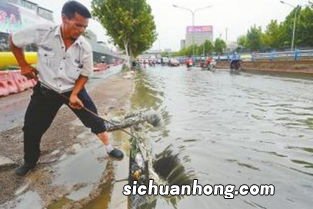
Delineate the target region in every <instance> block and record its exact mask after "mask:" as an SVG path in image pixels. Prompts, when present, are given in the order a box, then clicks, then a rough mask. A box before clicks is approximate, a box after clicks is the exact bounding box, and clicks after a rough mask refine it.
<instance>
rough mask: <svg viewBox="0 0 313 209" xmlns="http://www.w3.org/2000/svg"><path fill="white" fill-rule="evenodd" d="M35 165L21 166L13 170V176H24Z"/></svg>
mask: <svg viewBox="0 0 313 209" xmlns="http://www.w3.org/2000/svg"><path fill="white" fill-rule="evenodd" d="M34 167H35V165H28V164H23V165H21V166H20V167H18V168H17V169H15V174H16V175H18V176H25V175H26V174H27V173H28V172H29V171H30V170H31V169H33V168H34Z"/></svg>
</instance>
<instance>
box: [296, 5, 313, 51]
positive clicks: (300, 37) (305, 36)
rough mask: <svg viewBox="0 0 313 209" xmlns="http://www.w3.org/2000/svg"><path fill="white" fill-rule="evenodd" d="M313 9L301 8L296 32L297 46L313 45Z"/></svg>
mask: <svg viewBox="0 0 313 209" xmlns="http://www.w3.org/2000/svg"><path fill="white" fill-rule="evenodd" d="M312 20H313V10H312V9H311V8H310V7H306V8H304V9H303V10H300V11H299V13H298V18H297V27H296V34H295V46H296V47H312V46H313V36H312V34H313V22H312Z"/></svg>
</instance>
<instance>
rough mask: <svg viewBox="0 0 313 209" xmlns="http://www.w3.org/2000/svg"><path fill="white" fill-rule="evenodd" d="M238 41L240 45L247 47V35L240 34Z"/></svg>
mask: <svg viewBox="0 0 313 209" xmlns="http://www.w3.org/2000/svg"><path fill="white" fill-rule="evenodd" d="M237 43H238V45H239V46H240V47H242V48H246V47H247V36H245V35H242V36H239V38H238V39H237Z"/></svg>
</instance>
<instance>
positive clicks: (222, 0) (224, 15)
mask: <svg viewBox="0 0 313 209" xmlns="http://www.w3.org/2000/svg"><path fill="white" fill-rule="evenodd" d="M31 1H33V2H35V3H38V4H39V5H40V6H43V7H45V8H48V9H50V10H52V11H53V12H54V19H55V22H56V23H60V21H61V18H60V11H61V8H62V5H63V3H64V2H66V0H54V1H47V0H31ZM285 1H286V2H288V3H290V4H292V5H294V6H296V5H297V4H300V5H304V4H306V3H307V2H308V1H307V0H285ZM80 2H81V3H83V4H84V5H86V6H87V7H88V8H90V2H91V0H80ZM147 2H148V4H150V6H151V8H152V14H153V16H154V19H155V23H156V27H157V33H158V40H157V41H156V42H155V43H154V45H153V49H159V48H160V49H167V48H170V49H172V50H179V48H180V40H181V39H184V38H185V32H186V26H187V25H191V24H192V15H191V12H188V11H187V10H183V9H178V8H175V7H173V4H176V5H179V6H182V7H185V8H189V9H191V10H195V9H197V8H202V7H206V6H209V5H211V6H212V7H210V8H207V9H203V10H200V11H197V12H196V13H195V25H212V26H213V37H214V39H215V38H218V37H221V38H223V39H224V40H225V39H226V30H227V41H235V40H237V38H238V36H240V35H244V34H246V32H247V30H248V29H249V28H250V27H251V26H252V25H254V24H256V25H257V26H262V28H263V29H265V26H266V25H267V24H268V23H269V22H270V20H271V19H276V20H278V21H280V22H281V21H283V20H284V19H285V17H286V16H287V15H288V14H289V12H290V11H291V10H292V7H291V6H288V5H286V4H282V3H280V0H147ZM89 29H91V30H92V31H93V32H95V33H96V34H97V36H98V40H101V41H106V40H107V37H105V36H104V34H105V30H104V29H103V28H102V27H101V25H100V24H98V23H96V22H95V21H91V23H90V27H89Z"/></svg>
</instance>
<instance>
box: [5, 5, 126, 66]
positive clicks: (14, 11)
mask: <svg viewBox="0 0 313 209" xmlns="http://www.w3.org/2000/svg"><path fill="white" fill-rule="evenodd" d="M43 23H50V24H54V21H53V11H51V10H49V9H46V8H43V7H41V6H39V5H38V4H36V3H33V2H31V1H28V0H6V1H3V0H0V61H1V62H2V63H1V64H2V65H5V64H3V63H5V60H3V59H4V58H3V57H2V55H1V52H8V51H10V48H9V40H8V38H9V34H10V33H14V32H16V31H18V30H21V29H23V28H26V27H28V26H32V25H36V24H43ZM85 36H86V38H87V40H88V41H89V43H90V44H91V46H92V49H93V55H94V62H95V63H103V62H106V63H110V64H111V63H116V61H117V60H120V59H121V57H122V56H120V55H119V54H117V53H116V52H114V51H112V50H111V49H109V48H108V47H107V45H105V44H104V43H99V42H98V41H97V36H96V35H95V34H94V33H93V32H91V31H87V32H86V34H85ZM25 50H26V51H28V52H35V51H37V47H36V46H35V45H29V46H27V47H26V48H25ZM12 56H13V55H12ZM122 59H123V58H122Z"/></svg>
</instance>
